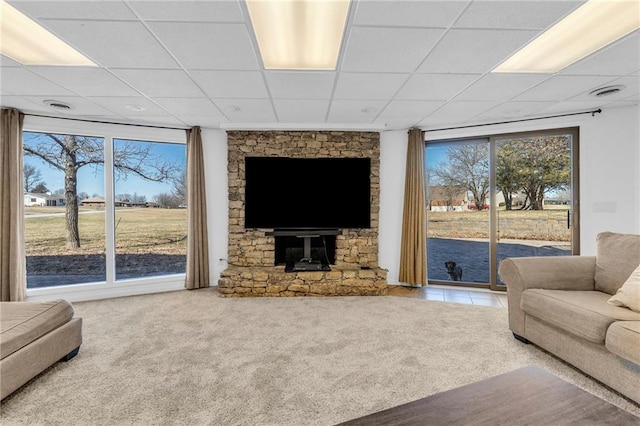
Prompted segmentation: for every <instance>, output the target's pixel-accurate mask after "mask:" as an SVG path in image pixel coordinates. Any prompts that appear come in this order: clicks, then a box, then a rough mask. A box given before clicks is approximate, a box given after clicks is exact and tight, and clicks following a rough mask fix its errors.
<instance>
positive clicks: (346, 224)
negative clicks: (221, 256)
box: [245, 157, 371, 229]
mask: <svg viewBox="0 0 640 426" xmlns="http://www.w3.org/2000/svg"><path fill="white" fill-rule="evenodd" d="M370 174H371V160H370V159H369V158H288V157H246V158H245V178H246V188H245V228H277V229H287V228H289V229H322V228H325V229H326V228H332V229H335V228H369V227H370V226H371V203H370V198H371V179H370Z"/></svg>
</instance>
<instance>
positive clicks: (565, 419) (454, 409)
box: [341, 367, 640, 426]
mask: <svg viewBox="0 0 640 426" xmlns="http://www.w3.org/2000/svg"><path fill="white" fill-rule="evenodd" d="M341 424H342V425H349V426H354V425H501V424H504V425H569V424H571V425H580V426H583V425H616V426H622V425H640V418H639V417H636V416H634V415H633V414H631V413H628V412H627V411H624V410H622V409H620V408H618V407H616V406H615V405H612V404H610V403H608V402H606V401H603V400H602V399H600V398H598V397H596V396H594V395H592V394H590V393H588V392H585V391H583V390H582V389H580V388H578V387H576V386H574V385H572V384H571V383H568V382H566V381H564V380H562V379H560V378H558V377H556V376H554V375H553V374H550V373H547V372H546V371H544V370H542V369H540V368H538V367H524V368H521V369H518V370H515V371H512V372H510V373H506V374H502V375H500V376H496V377H492V378H489V379H486V380H482V381H480V382H477V383H472V384H470V385H467V386H462V387H459V388H457V389H452V390H450V391H446V392H442V393H439V394H436V395H432V396H429V397H427V398H423V399H419V400H417V401H413V402H410V403H408V404H403V405H399V406H397V407H393V408H389V409H387V410H384V411H379V412H377V413H373V414H370V415H368V416H364V417H360V418H358V419H354V420H350V421H348V422H345V423H341Z"/></svg>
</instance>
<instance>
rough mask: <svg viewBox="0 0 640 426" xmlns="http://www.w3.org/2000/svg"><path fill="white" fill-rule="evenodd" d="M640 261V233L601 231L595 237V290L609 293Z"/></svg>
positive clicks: (619, 285)
mask: <svg viewBox="0 0 640 426" xmlns="http://www.w3.org/2000/svg"><path fill="white" fill-rule="evenodd" d="M638 263H640V235H634V234H618V233H614V232H602V233H600V234H598V237H597V238H596V271H595V282H596V290H598V291H601V292H603V293H609V294H610V295H612V296H613V295H614V294H616V291H618V289H619V288H620V287H621V286H622V283H624V281H625V280H626V279H627V278H628V277H629V274H630V273H631V272H632V271H633V270H634V269H635V268H636V266H638Z"/></svg>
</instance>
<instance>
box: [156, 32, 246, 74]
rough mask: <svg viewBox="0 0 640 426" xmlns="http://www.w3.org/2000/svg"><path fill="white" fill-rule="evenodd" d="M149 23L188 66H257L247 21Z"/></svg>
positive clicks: (243, 68)
mask: <svg viewBox="0 0 640 426" xmlns="http://www.w3.org/2000/svg"><path fill="white" fill-rule="evenodd" d="M149 26H150V27H151V29H152V30H153V32H154V33H155V34H156V35H157V36H158V38H159V39H160V40H161V41H162V42H163V43H164V45H165V46H167V48H168V49H169V50H170V51H171V52H172V53H173V54H174V55H175V57H176V58H177V60H178V61H179V62H180V64H182V66H183V67H185V68H188V69H211V70H234V69H238V70H247V69H258V60H257V57H256V52H254V50H253V44H252V43H251V38H250V36H249V32H248V31H247V27H246V26H245V25H244V24H219V23H173V22H151V23H149Z"/></svg>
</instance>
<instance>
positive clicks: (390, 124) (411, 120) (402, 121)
mask: <svg viewBox="0 0 640 426" xmlns="http://www.w3.org/2000/svg"><path fill="white" fill-rule="evenodd" d="M423 118H424V116H420V117H378V118H377V119H376V120H374V123H375V124H382V125H384V126H385V130H396V129H408V128H411V127H414V126H416V125H417V124H418V123H419V122H420V121H422V119H423Z"/></svg>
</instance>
